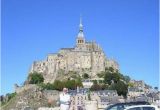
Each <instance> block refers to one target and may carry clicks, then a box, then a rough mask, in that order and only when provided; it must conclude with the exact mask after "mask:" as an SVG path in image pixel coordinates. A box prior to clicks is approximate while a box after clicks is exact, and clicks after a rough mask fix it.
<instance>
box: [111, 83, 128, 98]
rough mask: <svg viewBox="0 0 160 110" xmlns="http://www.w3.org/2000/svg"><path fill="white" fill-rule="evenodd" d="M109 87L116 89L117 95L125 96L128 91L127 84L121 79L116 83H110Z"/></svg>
mask: <svg viewBox="0 0 160 110" xmlns="http://www.w3.org/2000/svg"><path fill="white" fill-rule="evenodd" d="M109 89H111V90H116V91H117V94H118V95H122V96H124V97H126V96H127V92H128V85H127V84H125V83H124V82H123V81H118V82H117V83H114V84H112V85H111V86H110V87H109Z"/></svg>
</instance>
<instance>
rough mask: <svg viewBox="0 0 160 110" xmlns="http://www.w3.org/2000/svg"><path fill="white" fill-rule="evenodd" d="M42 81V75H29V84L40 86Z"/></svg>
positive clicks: (35, 73)
mask: <svg viewBox="0 0 160 110" xmlns="http://www.w3.org/2000/svg"><path fill="white" fill-rule="evenodd" d="M43 81H44V78H43V75H42V74H40V73H37V72H34V73H30V75H29V84H40V83H42V82H43Z"/></svg>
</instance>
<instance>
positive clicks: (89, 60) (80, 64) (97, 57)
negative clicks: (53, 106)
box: [30, 20, 119, 82]
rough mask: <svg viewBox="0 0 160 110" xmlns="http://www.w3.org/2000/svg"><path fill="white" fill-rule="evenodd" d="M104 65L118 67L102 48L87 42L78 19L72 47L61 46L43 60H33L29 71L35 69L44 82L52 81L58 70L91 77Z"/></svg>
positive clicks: (102, 68) (101, 69)
mask: <svg viewBox="0 0 160 110" xmlns="http://www.w3.org/2000/svg"><path fill="white" fill-rule="evenodd" d="M105 67H113V68H115V69H117V70H118V69H119V67H118V63H117V62H116V61H114V60H111V59H108V58H107V57H106V56H105V53H104V52H103V50H102V48H101V47H100V46H99V45H98V44H97V43H95V42H88V41H86V39H85V36H84V33H83V25H82V21H81V20H80V25H79V32H78V35H77V38H76V45H75V46H74V47H73V48H61V49H60V50H59V52H58V53H55V54H49V55H48V56H47V58H46V59H45V60H42V61H34V63H33V64H32V67H31V70H30V73H32V72H34V71H36V72H38V73H41V74H43V76H44V78H45V82H53V81H54V80H55V78H56V75H57V74H58V71H60V70H63V71H64V72H65V73H66V74H67V73H68V71H76V72H77V73H78V74H80V75H82V74H83V73H88V74H89V75H90V76H91V78H96V77H97V76H96V74H97V73H100V72H101V71H104V70H105Z"/></svg>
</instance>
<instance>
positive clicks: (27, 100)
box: [1, 85, 59, 110]
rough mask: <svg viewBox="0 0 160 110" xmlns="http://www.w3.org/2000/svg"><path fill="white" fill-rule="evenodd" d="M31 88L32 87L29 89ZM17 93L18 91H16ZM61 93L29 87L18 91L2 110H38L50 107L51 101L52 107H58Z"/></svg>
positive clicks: (33, 86)
mask: <svg viewBox="0 0 160 110" xmlns="http://www.w3.org/2000/svg"><path fill="white" fill-rule="evenodd" d="M29 86H30V87H29ZM16 92H17V91H16ZM58 96H59V92H58V91H56V90H41V88H40V87H38V86H36V85H27V86H24V87H22V88H21V91H18V93H17V95H16V96H15V97H13V98H12V99H11V100H10V101H9V102H8V103H7V104H6V105H4V106H2V108H1V109H2V110H37V109H38V108H39V107H48V106H49V105H48V100H51V101H52V102H51V107H53V106H55V105H56V101H57V100H58Z"/></svg>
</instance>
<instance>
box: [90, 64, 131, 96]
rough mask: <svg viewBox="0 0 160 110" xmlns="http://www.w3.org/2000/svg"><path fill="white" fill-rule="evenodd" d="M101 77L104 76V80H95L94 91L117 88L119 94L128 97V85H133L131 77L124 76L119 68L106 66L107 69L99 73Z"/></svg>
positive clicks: (92, 88)
mask: <svg viewBox="0 0 160 110" xmlns="http://www.w3.org/2000/svg"><path fill="white" fill-rule="evenodd" d="M97 76H98V77H99V78H104V80H103V81H97V80H94V81H93V86H92V87H91V90H92V91H96V90H104V89H109V90H116V91H117V93H118V95H122V96H124V97H126V95H127V92H128V86H133V84H130V83H129V81H130V77H129V76H124V75H123V74H121V73H120V72H119V71H118V70H114V69H113V68H112V67H109V68H105V71H103V72H101V73H98V74H97Z"/></svg>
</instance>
